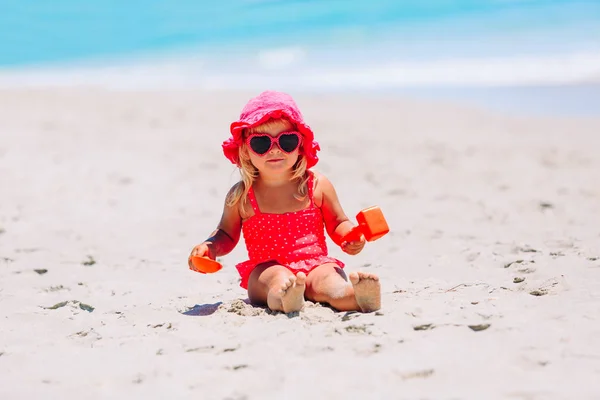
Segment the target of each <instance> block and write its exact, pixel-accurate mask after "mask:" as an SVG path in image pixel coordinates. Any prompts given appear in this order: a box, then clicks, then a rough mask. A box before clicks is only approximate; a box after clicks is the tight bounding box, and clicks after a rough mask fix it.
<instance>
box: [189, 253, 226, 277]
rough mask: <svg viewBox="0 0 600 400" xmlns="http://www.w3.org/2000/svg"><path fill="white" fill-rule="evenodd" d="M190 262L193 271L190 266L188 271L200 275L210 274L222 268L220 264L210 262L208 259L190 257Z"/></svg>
mask: <svg viewBox="0 0 600 400" xmlns="http://www.w3.org/2000/svg"><path fill="white" fill-rule="evenodd" d="M191 260H192V265H193V266H194V268H195V269H193V268H192V267H191V266H190V269H191V270H192V271H196V272H200V273H202V274H212V273H215V272H217V271H219V270H220V269H221V268H223V266H222V265H221V263H220V262H218V261H214V260H211V259H210V258H208V257H198V256H192V257H191Z"/></svg>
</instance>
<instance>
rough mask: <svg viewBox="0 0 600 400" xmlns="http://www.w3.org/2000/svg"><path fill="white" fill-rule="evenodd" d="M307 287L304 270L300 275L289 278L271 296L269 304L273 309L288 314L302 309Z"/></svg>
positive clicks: (268, 300)
mask: <svg viewBox="0 0 600 400" xmlns="http://www.w3.org/2000/svg"><path fill="white" fill-rule="evenodd" d="M305 288H306V275H305V274H304V272H298V275H296V276H294V275H291V276H290V277H289V278H287V279H286V280H285V281H284V282H283V284H282V285H281V287H280V288H279V289H277V290H275V291H274V292H273V295H272V296H271V295H270V296H269V298H268V299H267V304H268V306H269V308H270V309H271V310H275V311H283V312H284V313H286V314H287V313H291V312H295V311H300V310H301V309H302V307H304V289H305Z"/></svg>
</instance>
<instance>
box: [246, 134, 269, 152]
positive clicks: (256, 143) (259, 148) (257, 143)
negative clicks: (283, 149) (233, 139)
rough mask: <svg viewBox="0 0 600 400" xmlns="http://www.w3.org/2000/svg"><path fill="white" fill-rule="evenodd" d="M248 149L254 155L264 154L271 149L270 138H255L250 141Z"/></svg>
mask: <svg viewBox="0 0 600 400" xmlns="http://www.w3.org/2000/svg"><path fill="white" fill-rule="evenodd" d="M250 147H251V148H252V150H253V151H254V152H255V153H256V154H265V153H266V152H267V151H269V149H270V148H271V138H269V137H268V136H255V137H253V138H252V139H250Z"/></svg>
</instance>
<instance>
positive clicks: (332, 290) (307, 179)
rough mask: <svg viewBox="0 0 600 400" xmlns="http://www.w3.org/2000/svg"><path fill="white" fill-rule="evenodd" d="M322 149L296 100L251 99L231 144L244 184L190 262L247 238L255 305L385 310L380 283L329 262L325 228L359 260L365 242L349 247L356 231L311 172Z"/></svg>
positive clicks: (244, 278) (245, 280) (244, 275)
mask: <svg viewBox="0 0 600 400" xmlns="http://www.w3.org/2000/svg"><path fill="white" fill-rule="evenodd" d="M318 150H320V148H319V144H318V143H317V142H316V141H314V135H313V132H312V130H311V129H310V127H309V126H308V125H306V124H305V123H304V121H303V117H302V114H301V113H300V110H299V109H298V107H297V106H296V103H295V102H294V100H293V99H292V98H291V97H290V96H289V95H287V94H285V93H280V92H273V91H267V92H263V93H261V94H260V95H259V96H257V97H255V98H253V99H251V100H250V101H249V102H248V104H246V106H245V107H244V109H243V111H242V114H241V116H240V119H239V120H238V121H236V122H234V123H232V124H231V137H230V138H229V139H228V140H226V141H225V142H223V152H224V154H225V156H226V157H227V158H228V159H229V160H230V161H231V162H232V163H234V164H236V165H237V166H238V168H239V169H240V173H241V176H242V179H241V181H240V182H238V183H236V184H235V185H234V186H233V187H232V188H231V190H230V191H229V193H228V194H227V197H226V200H225V206H224V210H223V215H222V217H221V221H220V222H219V225H218V226H217V229H216V230H215V231H214V232H213V233H212V235H211V236H210V237H209V238H208V239H207V240H206V241H204V242H203V243H201V244H199V245H198V246H196V247H194V249H193V250H192V252H191V254H190V259H191V257H192V256H203V257H209V258H211V259H213V260H214V259H216V257H218V256H222V255H225V254H228V253H229V252H230V251H231V250H233V248H234V247H235V246H236V244H237V243H238V241H239V239H240V233H241V232H243V234H244V239H245V242H246V247H247V250H248V256H249V260H248V261H245V262H242V263H240V264H238V265H237V266H236V268H237V270H238V272H239V274H240V276H241V284H240V286H242V287H243V288H245V289H247V290H248V298H249V300H250V301H251V302H252V303H253V304H257V305H267V306H268V307H269V308H270V309H271V310H274V311H282V312H285V313H289V312H294V311H299V310H300V309H302V307H303V305H304V300H305V299H308V300H311V301H314V302H322V303H328V304H329V305H331V306H332V307H333V308H335V309H337V310H340V311H362V312H370V311H375V310H378V309H379V308H380V303H381V301H380V285H379V278H378V277H377V276H375V275H373V274H366V273H363V272H352V273H351V274H350V275H349V278H350V282H348V280H347V278H346V274H345V273H344V271H343V268H344V263H342V262H341V261H339V260H337V259H335V258H332V257H329V256H328V255H327V245H326V242H325V233H324V230H325V229H326V230H327V233H328V234H329V237H330V238H331V239H332V240H333V241H334V242H335V243H336V244H338V245H339V246H341V248H342V249H343V251H344V252H346V253H347V254H351V255H354V254H358V253H359V252H360V251H361V250H362V248H363V247H364V245H365V239H364V237H361V238H360V240H357V241H352V242H343V241H342V238H343V236H344V235H345V234H346V233H348V232H349V231H350V230H351V229H352V227H353V224H352V223H351V222H350V221H349V220H348V217H346V215H345V213H344V210H343V209H342V207H341V205H340V202H339V200H338V197H337V195H336V192H335V189H334V188H333V185H332V184H331V182H329V180H328V179H327V178H326V177H325V176H323V175H321V174H319V173H316V172H313V171H311V170H309V168H311V167H313V166H314V165H315V164H316V163H317V161H318V157H317V151H318ZM188 263H189V266H190V268H192V269H194V267H193V265H192V264H191V262H188Z"/></svg>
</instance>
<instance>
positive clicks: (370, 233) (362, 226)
mask: <svg viewBox="0 0 600 400" xmlns="http://www.w3.org/2000/svg"><path fill="white" fill-rule="evenodd" d="M356 222H358V226H355V227H354V228H352V230H351V231H350V232H348V233H347V234H346V235H345V236H344V237H343V238H342V242H351V241H353V240H358V239H360V236H361V235H364V237H365V240H366V241H367V242H372V241H374V240H377V239H379V238H380V237H382V236H383V235H385V234H386V233H388V232H389V231H390V228H389V227H388V224H387V222H386V220H385V217H384V216H383V212H381V208H379V207H378V206H373V207H369V208H365V209H364V210H362V211H360V212H359V213H358V214H356Z"/></svg>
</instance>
